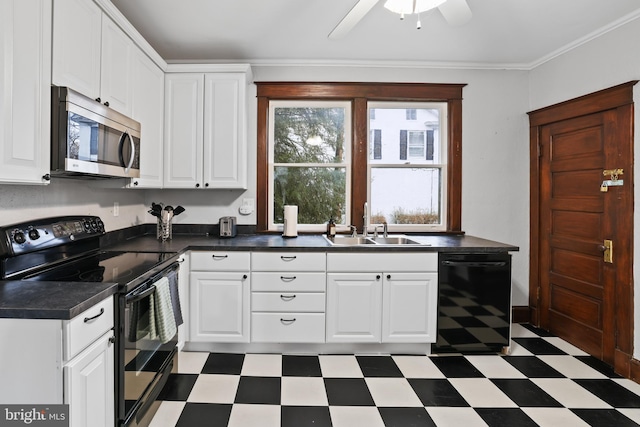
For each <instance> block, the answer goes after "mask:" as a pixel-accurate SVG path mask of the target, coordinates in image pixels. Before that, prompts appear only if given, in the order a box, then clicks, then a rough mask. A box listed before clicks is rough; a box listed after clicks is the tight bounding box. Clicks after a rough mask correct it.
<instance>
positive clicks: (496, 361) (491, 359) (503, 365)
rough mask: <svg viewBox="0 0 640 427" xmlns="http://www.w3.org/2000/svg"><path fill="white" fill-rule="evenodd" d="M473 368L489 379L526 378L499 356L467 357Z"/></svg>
mask: <svg viewBox="0 0 640 427" xmlns="http://www.w3.org/2000/svg"><path fill="white" fill-rule="evenodd" d="M466 358H467V360H468V361H469V362H471V364H472V365H473V366H475V367H476V368H478V370H479V371H480V372H482V375H484V376H485V377H487V378H526V377H525V375H524V374H523V373H522V372H520V371H518V370H517V369H516V368H514V367H513V366H512V365H511V364H510V363H509V362H507V361H506V360H504V359H503V358H502V357H498V356H466Z"/></svg>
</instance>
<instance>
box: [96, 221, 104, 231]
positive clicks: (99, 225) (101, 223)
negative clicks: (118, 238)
mask: <svg viewBox="0 0 640 427" xmlns="http://www.w3.org/2000/svg"><path fill="white" fill-rule="evenodd" d="M96 225H97V226H98V233H104V222H102V220H101V219H100V218H96Z"/></svg>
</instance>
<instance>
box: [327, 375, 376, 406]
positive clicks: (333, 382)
mask: <svg viewBox="0 0 640 427" xmlns="http://www.w3.org/2000/svg"><path fill="white" fill-rule="evenodd" d="M324 387H325V389H326V391H327V399H328V401H329V406H374V405H375V403H374V402H373V397H371V393H370V392H369V388H368V387H367V383H366V382H365V381H364V378H325V379H324Z"/></svg>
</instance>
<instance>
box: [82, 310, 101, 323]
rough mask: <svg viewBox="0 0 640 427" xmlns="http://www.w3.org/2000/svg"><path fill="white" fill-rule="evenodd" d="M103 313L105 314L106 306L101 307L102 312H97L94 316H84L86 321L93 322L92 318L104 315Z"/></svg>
mask: <svg viewBox="0 0 640 427" xmlns="http://www.w3.org/2000/svg"><path fill="white" fill-rule="evenodd" d="M103 314H104V307H102V308H101V309H100V313H98V314H96V315H95V316H93V317H85V318H84V323H88V322H91V321H92V320H94V319H97V318H98V317H100V316H102V315H103Z"/></svg>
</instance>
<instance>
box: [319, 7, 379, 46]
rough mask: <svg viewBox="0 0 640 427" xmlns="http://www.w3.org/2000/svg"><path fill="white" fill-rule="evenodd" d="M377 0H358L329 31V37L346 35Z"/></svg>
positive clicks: (338, 37) (339, 37) (334, 38)
mask: <svg viewBox="0 0 640 427" xmlns="http://www.w3.org/2000/svg"><path fill="white" fill-rule="evenodd" d="M378 1H379V0H359V1H358V3H356V4H355V6H353V8H352V9H351V10H350V11H349V13H347V14H346V15H345V17H344V18H342V21H340V23H339V24H338V25H336V27H335V28H334V29H333V31H331V33H329V38H330V39H333V40H336V39H341V38H342V37H344V36H346V35H347V33H349V31H351V29H352V28H353V27H355V26H356V25H357V24H358V22H360V20H361V19H362V18H364V16H365V15H366V14H367V13H369V11H370V10H371V9H372V8H373V6H375V5H376V3H378Z"/></svg>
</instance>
